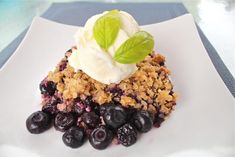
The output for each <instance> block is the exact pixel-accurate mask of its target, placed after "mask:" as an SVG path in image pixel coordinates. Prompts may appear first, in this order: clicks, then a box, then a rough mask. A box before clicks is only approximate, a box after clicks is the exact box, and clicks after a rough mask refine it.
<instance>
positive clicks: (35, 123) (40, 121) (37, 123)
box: [26, 111, 51, 134]
mask: <svg viewBox="0 0 235 157" xmlns="http://www.w3.org/2000/svg"><path fill="white" fill-rule="evenodd" d="M50 124H51V120H50V118H49V115H48V114H46V113H44V112H42V111H37V112H34V113H32V114H31V115H30V116H29V117H28V118H27V120H26V127H27V129H28V131H29V132H30V133H32V134H40V133H42V132H44V131H45V130H47V129H49V128H50V126H51V125H50Z"/></svg>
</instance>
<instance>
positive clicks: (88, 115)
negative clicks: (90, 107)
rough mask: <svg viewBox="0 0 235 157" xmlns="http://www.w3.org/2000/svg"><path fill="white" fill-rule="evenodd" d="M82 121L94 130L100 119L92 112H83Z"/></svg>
mask: <svg viewBox="0 0 235 157" xmlns="http://www.w3.org/2000/svg"><path fill="white" fill-rule="evenodd" d="M82 121H83V122H84V123H85V124H86V125H87V126H88V127H89V128H95V127H96V126H98V125H99V124H100V117H99V116H98V115H97V114H95V113H94V112H85V113H83V115H82Z"/></svg>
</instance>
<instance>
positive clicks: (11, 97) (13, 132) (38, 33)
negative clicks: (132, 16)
mask: <svg viewBox="0 0 235 157" xmlns="http://www.w3.org/2000/svg"><path fill="white" fill-rule="evenodd" d="M142 28H143V29H144V30H146V31H148V32H150V33H151V34H152V35H153V36H154V38H155V41H156V44H155V49H156V50H157V52H160V53H161V54H163V55H164V56H166V59H167V66H168V67H169V68H170V69H171V71H172V75H171V78H172V80H173V83H174V85H175V90H176V91H177V92H178V93H179V100H178V102H177V106H176V109H175V111H173V113H172V114H171V115H170V117H169V119H168V120H166V121H165V122H164V123H163V124H162V126H161V127H160V128H158V129H155V128H154V129H152V130H151V131H150V132H149V133H147V134H144V135H143V136H141V137H140V139H139V140H138V142H137V143H136V144H135V145H133V146H131V147H128V148H125V147H123V146H121V145H120V146H111V147H109V148H107V149H106V150H104V151H97V150H95V149H93V148H92V147H91V146H90V145H89V142H86V143H85V144H84V146H82V147H80V148H79V149H70V148H68V147H66V146H64V144H63V142H62V140H61V137H62V133H60V132H58V131H55V130H54V129H50V130H49V131H47V132H45V133H43V134H40V135H32V134H30V133H28V131H27V130H26V127H25V120H26V118H27V117H28V115H29V114H31V113H32V112H34V111H36V110H39V109H40V106H39V103H40V92H39V89H38V85H39V82H40V81H41V80H42V79H43V78H44V76H45V75H46V74H47V72H48V71H49V70H52V69H53V68H54V67H55V65H56V64H57V63H58V61H59V60H60V59H61V58H62V57H63V55H64V53H65V51H66V50H68V49H69V48H70V47H71V46H73V45H74V44H75V43H74V40H73V35H74V33H75V31H76V30H77V27H75V26H68V25H63V24H59V23H55V22H52V21H48V20H45V19H42V18H39V17H37V18H35V19H34V21H33V23H32V25H31V27H30V29H29V31H28V33H27V35H26V36H25V38H24V40H23V41H22V43H21V44H20V46H19V47H18V49H17V50H16V52H15V53H14V55H13V56H12V57H11V58H10V59H9V60H8V62H7V63H6V64H5V66H4V67H3V68H2V69H1V71H0V89H1V90H0V100H1V102H0V107H1V109H0V127H1V129H0V156H1V157H8V156H16V155H17V156H24V157H26V156H30V157H34V156H35V157H51V156H56V157H63V156H66V157H87V156H89V157H110V156H112V157H126V156H128V157H131V156H135V157H137V156H154V157H163V156H164V157H166V156H167V157H169V156H170V157H173V156H183V155H185V154H186V156H192V155H197V156H203V155H208V154H209V155H211V154H212V155H214V156H216V155H215V154H217V155H218V156H220V155H221V154H222V155H232V153H234V152H233V148H234V146H235V145H234V140H235V137H234V132H235V130H234V128H235V127H234V126H235V123H234V118H235V117H234V111H235V104H234V99H233V97H232V95H231V94H230V93H229V91H228V89H227V88H226V86H225V85H224V83H223V81H222V80H221V78H220V76H219V75H218V73H217V72H216V70H215V68H214V66H213V65H212V62H211V60H210V58H209V57H208V55H207V52H206V50H205V48H204V47H203V44H202V42H201V40H200V38H199V35H198V32H197V29H196V27H195V24H194V20H193V18H192V16H191V15H189V14H188V15H184V16H181V17H178V18H175V19H172V20H169V21H165V22H162V23H158V24H152V25H146V26H142ZM221 42H223V41H221ZM182 154H183V155H182Z"/></svg>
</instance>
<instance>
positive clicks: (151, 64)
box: [26, 10, 176, 150]
mask: <svg viewBox="0 0 235 157" xmlns="http://www.w3.org/2000/svg"><path fill="white" fill-rule="evenodd" d="M109 23H110V24H111V26H113V27H111V26H109ZM103 24H106V25H105V27H104V28H105V29H106V31H107V32H106V33H104V34H102V32H103ZM124 24H125V26H124ZM90 25H91V26H92V27H91V26H90ZM129 27H131V29H129ZM90 29H92V30H90ZM139 29H140V28H139V26H138V25H137V22H136V21H135V20H134V19H133V17H132V16H131V15H130V14H128V13H126V12H123V11H118V10H112V11H109V12H104V13H102V14H99V15H98V16H97V15H96V16H93V17H91V18H90V19H89V20H88V22H87V24H86V25H85V26H84V28H80V30H79V31H78V32H77V33H76V35H75V38H76V39H75V40H76V46H74V47H72V48H71V49H70V50H68V51H67V52H66V53H65V55H64V57H63V58H62V60H61V61H60V62H59V63H58V65H57V66H56V68H55V69H54V70H53V71H50V72H49V73H48V75H47V76H46V77H45V78H44V79H43V80H42V81H41V83H40V84H39V89H40V91H41V96H42V102H41V106H42V107H41V111H37V112H34V113H33V114H31V115H30V116H29V117H28V119H27V120H26V127H27V129H28V131H29V132H30V133H32V134H40V133H42V132H44V131H46V130H48V129H49V128H50V127H51V126H54V128H55V129H56V130H57V131H61V132H63V136H62V141H63V143H64V144H65V145H66V146H68V147H70V148H78V147H81V146H82V145H83V143H84V142H85V141H86V139H88V141H89V143H90V144H91V146H92V147H94V148H95V149H99V150H103V149H105V148H107V147H108V146H109V145H110V144H112V143H113V144H121V145H123V146H126V147H128V146H131V145H133V144H135V143H136V142H137V140H138V134H141V133H146V132H148V131H150V130H151V129H152V128H153V127H157V128H158V127H160V125H161V123H162V122H163V121H164V120H165V118H166V117H167V116H168V115H169V114H170V113H171V111H172V110H173V109H174V106H175V105H176V94H175V92H174V91H173V85H172V83H171V81H170V79H169V75H170V70H169V69H167V67H166V65H165V57H164V56H162V55H160V54H159V53H156V52H154V50H153V44H154V42H153V37H152V36H151V35H150V34H149V33H147V32H144V31H141V30H139ZM91 32H93V33H91ZM115 32H116V33H115ZM107 34H108V35H107ZM103 40H105V41H103ZM137 41H138V42H137ZM130 45H131V48H129V47H130Z"/></svg>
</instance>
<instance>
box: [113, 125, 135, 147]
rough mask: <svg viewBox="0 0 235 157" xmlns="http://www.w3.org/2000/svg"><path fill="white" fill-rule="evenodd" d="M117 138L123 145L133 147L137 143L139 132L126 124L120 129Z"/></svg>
mask: <svg viewBox="0 0 235 157" xmlns="http://www.w3.org/2000/svg"><path fill="white" fill-rule="evenodd" d="M117 138H118V141H119V142H120V143H121V144H122V145H124V146H126V147H128V146H131V145H133V144H134V143H135V142H136V141H137V131H136V130H135V128H134V127H133V126H132V125H131V124H129V123H126V124H124V125H123V126H122V127H120V128H118V130H117Z"/></svg>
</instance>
